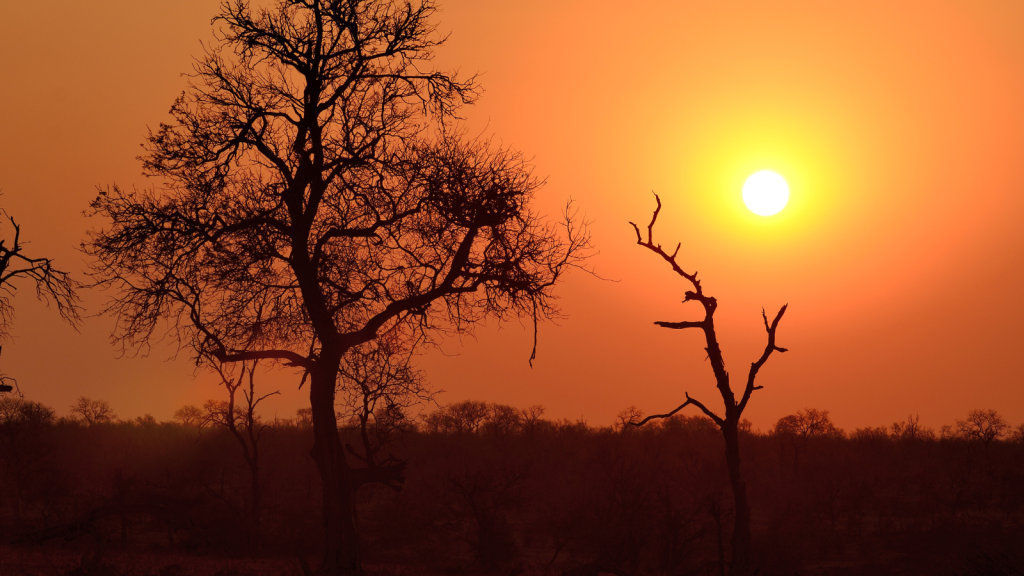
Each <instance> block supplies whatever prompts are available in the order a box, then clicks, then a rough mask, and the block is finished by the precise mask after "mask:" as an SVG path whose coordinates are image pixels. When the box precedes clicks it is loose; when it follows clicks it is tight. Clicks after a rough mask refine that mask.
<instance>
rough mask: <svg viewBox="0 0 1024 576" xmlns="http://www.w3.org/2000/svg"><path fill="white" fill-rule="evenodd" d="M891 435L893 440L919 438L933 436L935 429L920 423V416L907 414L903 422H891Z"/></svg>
mask: <svg viewBox="0 0 1024 576" xmlns="http://www.w3.org/2000/svg"><path fill="white" fill-rule="evenodd" d="M891 429H892V432H891V434H892V437H893V439H894V440H921V439H933V438H935V430H932V429H931V428H928V427H925V426H922V425H921V417H920V415H918V414H911V415H909V416H907V420H906V421H905V422H893V423H892V428H891Z"/></svg>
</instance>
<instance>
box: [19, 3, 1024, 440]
mask: <svg viewBox="0 0 1024 576" xmlns="http://www.w3.org/2000/svg"><path fill="white" fill-rule="evenodd" d="M88 4H97V5H87V3H81V2H70V1H65V0H57V1H53V2H46V3H39V2H3V3H0V78H2V89H0V189H2V192H3V196H2V198H0V206H2V207H3V208H5V209H6V210H7V211H8V212H9V213H10V214H12V215H13V216H15V218H16V219H17V220H18V222H19V224H21V226H22V230H23V235H24V237H25V238H27V239H28V240H29V241H30V242H31V244H30V245H29V250H30V253H35V254H40V255H47V256H52V257H54V258H56V261H57V263H58V265H59V266H61V267H63V268H64V269H67V270H70V271H72V272H73V273H75V274H76V275H77V276H78V277H79V278H81V279H83V280H84V276H83V275H82V271H83V270H84V268H85V262H84V257H83V255H82V254H81V253H80V252H78V251H77V247H78V245H79V243H80V242H81V241H82V239H83V238H84V236H85V231H86V230H88V229H90V228H94V227H99V226H102V225H103V224H104V223H103V222H101V221H95V220H90V219H87V218H85V217H83V215H82V211H83V210H84V209H85V208H86V207H87V205H88V202H89V200H90V199H91V198H92V197H93V196H94V195H95V192H96V186H105V185H108V184H113V183H117V184H119V185H121V186H126V187H127V186H140V187H141V186H146V185H147V182H146V180H145V179H144V178H142V177H141V175H140V165H139V163H138V162H137V161H136V159H135V157H136V156H137V155H138V154H139V153H140V148H139V145H140V143H141V142H142V141H143V139H144V137H145V136H146V130H147V126H156V124H157V123H159V122H161V121H164V120H166V119H167V114H166V111H167V110H168V108H169V106H170V104H171V102H172V101H173V99H174V98H175V96H176V95H177V94H178V93H180V92H181V90H182V89H183V88H184V86H185V79H184V78H182V77H181V75H180V74H181V73H182V72H187V71H189V69H190V65H191V58H192V56H193V55H198V54H199V53H200V52H201V46H200V42H201V41H207V40H209V39H210V38H211V27H210V18H211V17H212V16H213V15H214V14H215V13H216V11H217V3H216V2H213V1H196V0H187V1H186V0H174V1H173V2H171V1H162V0H153V1H147V2H138V1H129V0H107V1H105V2H102V3H88ZM441 6H442V9H443V11H442V13H441V14H440V17H439V28H440V29H441V30H442V31H450V32H451V37H450V40H449V42H448V44H447V45H446V46H445V47H444V48H443V49H442V50H441V51H440V52H439V54H438V57H437V59H436V64H437V65H438V66H439V67H442V68H458V69H459V70H460V71H461V73H463V74H472V73H475V72H479V73H481V74H482V76H481V83H482V84H483V86H484V88H485V91H486V92H485V94H484V96H483V98H481V100H480V101H479V103H478V104H477V105H476V106H474V107H472V108H470V109H466V110H465V111H464V115H465V116H466V119H467V123H468V127H469V130H470V133H472V134H485V135H490V134H493V135H494V136H495V137H496V138H497V139H498V140H500V141H501V142H502V143H504V144H507V145H511V146H514V147H516V148H518V149H520V150H522V151H524V152H525V153H526V154H527V155H528V156H531V157H532V158H533V162H534V164H535V166H536V170H537V174H539V175H542V176H546V177H547V180H548V184H547V186H546V187H545V188H544V189H543V190H542V192H541V193H540V197H541V198H540V199H541V202H542V205H543V208H544V209H545V211H546V212H547V213H549V214H551V215H553V216H554V215H557V213H558V210H559V208H560V206H561V205H562V204H563V203H564V202H565V200H566V199H567V198H569V197H572V198H573V199H574V200H575V201H576V204H577V205H578V206H579V208H580V209H581V211H583V212H585V213H586V215H587V217H588V218H589V219H590V220H592V221H593V225H592V227H591V230H592V232H593V238H594V242H595V244H596V246H597V248H598V249H599V250H600V254H599V255H597V256H595V257H594V258H593V259H592V261H591V264H592V265H593V266H594V268H596V270H597V272H598V273H599V274H600V275H601V276H602V277H604V278H608V279H611V280H609V281H604V280H599V279H597V278H594V277H591V276H587V275H585V274H574V275H572V276H571V277H569V278H567V280H566V282H565V283H564V285H563V286H562V287H561V289H560V291H559V293H560V294H561V304H562V308H563V311H564V312H565V314H566V318H565V319H564V320H562V321H561V322H560V323H559V325H557V326H556V325H550V324H549V325H544V326H542V327H541V332H540V348H539V350H538V358H537V360H536V361H535V362H534V368H533V369H531V368H530V367H529V366H528V364H527V359H528V358H529V355H530V347H531V336H532V329H527V328H525V327H524V326H521V325H519V324H517V323H513V324H508V325H505V326H501V327H498V326H496V325H491V326H487V327H482V328H481V329H479V330H478V331H477V334H476V339H473V338H463V339H462V341H458V340H454V341H448V342H445V343H444V345H443V349H442V350H441V351H433V352H430V353H428V354H427V355H426V356H424V357H423V358H422V360H421V362H420V363H421V366H422V367H423V368H424V369H426V370H427V373H428V376H429V379H430V381H431V382H432V383H433V384H434V386H435V387H437V388H441V389H444V390H446V391H447V392H446V393H445V394H443V395H441V396H440V397H439V399H440V400H441V401H442V402H450V401H456V400H461V399H467V398H473V399H482V400H488V401H495V402H504V403H509V404H515V405H520V406H525V405H530V404H541V405H543V406H545V407H546V408H547V410H548V415H549V416H552V417H557V418H562V417H566V418H572V419H575V418H578V417H583V418H584V419H586V420H587V421H588V422H590V423H592V424H606V423H610V422H611V421H612V419H613V418H614V416H615V415H616V413H618V412H619V411H620V410H622V409H623V408H625V407H626V406H628V405H630V404H633V405H636V406H637V407H639V408H641V409H643V410H645V411H647V412H652V411H663V410H667V409H671V408H674V407H675V406H676V405H678V404H679V403H681V402H682V400H683V399H684V397H683V392H684V391H689V392H690V394H691V395H693V396H695V397H697V398H700V399H702V400H703V401H704V402H705V403H706V404H709V405H712V406H715V407H718V408H719V409H720V400H719V399H718V397H717V392H716V391H715V389H714V379H713V377H712V374H711V370H710V366H709V365H708V364H707V363H706V362H704V356H705V353H704V350H703V342H702V337H701V335H700V334H699V333H697V332H696V331H685V332H680V331H672V330H665V329H659V328H657V327H655V326H654V325H653V322H654V321H655V320H671V321H678V320H684V319H699V318H700V314H701V313H700V310H699V305H697V304H688V305H686V306H683V305H681V304H680V301H681V299H682V294H683V292H684V291H685V289H687V288H688V286H686V285H685V284H684V283H683V282H682V281H681V279H680V278H678V277H676V276H674V275H673V274H672V273H671V271H670V270H669V269H668V266H667V265H665V263H664V262H662V261H660V260H659V259H658V258H657V257H656V256H654V255H653V254H651V253H650V252H647V251H645V250H643V249H641V248H640V247H638V246H636V245H635V236H634V233H633V231H632V228H631V227H630V226H629V224H628V221H629V220H634V221H637V222H640V223H646V222H647V220H648V219H649V217H650V213H651V210H652V209H653V207H654V199H653V196H652V195H651V191H652V190H653V191H655V192H657V193H658V194H659V195H660V196H661V198H662V201H663V203H664V209H663V212H662V218H661V220H660V225H659V228H658V230H657V236H658V238H659V239H660V241H661V242H662V243H664V244H666V245H670V244H674V243H675V242H678V241H681V242H682V243H683V247H682V249H681V250H680V257H679V260H680V262H681V263H682V264H683V265H684V267H685V268H687V269H688V270H690V271H692V270H698V271H699V272H700V277H701V278H702V279H703V285H704V289H705V293H707V294H710V295H713V296H716V297H717V298H718V300H719V309H718V312H717V314H716V319H717V321H718V327H719V336H720V341H721V343H722V346H723V351H724V353H725V356H726V362H727V366H728V367H729V368H730V370H731V373H732V374H733V378H734V380H736V382H735V383H734V387H738V386H739V384H740V381H742V380H743V378H745V374H746V371H747V368H748V367H749V362H751V361H752V360H754V359H755V358H756V356H757V355H758V354H759V353H760V350H761V348H762V347H763V345H764V329H763V326H762V324H761V318H760V310H761V306H765V307H766V308H767V309H768V310H769V312H770V313H771V312H773V311H774V310H777V308H778V307H779V306H780V305H782V304H784V303H787V302H788V303H789V305H790V308H789V311H788V312H787V314H786V317H785V318H784V320H783V322H782V325H781V327H780V328H779V332H778V338H779V344H780V345H781V346H785V347H788V348H789V349H790V352H788V353H787V354H783V355H775V356H773V357H772V358H771V359H770V361H769V363H768V364H767V365H766V367H765V368H764V369H763V370H762V371H761V376H760V383H761V384H763V385H764V386H765V388H764V390H761V391H759V392H757V393H756V394H755V396H754V398H753V400H752V401H751V404H750V406H749V407H748V410H747V415H748V416H749V418H750V419H751V420H753V421H754V424H755V426H758V427H761V428H767V427H768V426H770V425H771V424H772V423H774V422H775V420H776V419H778V418H779V417H780V416H783V415H785V414H790V413H793V412H795V411H796V410H798V409H800V408H803V407H807V406H811V407H817V408H821V409H827V410H829V411H830V412H831V413H832V415H833V418H834V420H835V422H836V423H837V424H838V425H840V426H842V427H846V428H853V427H859V426H866V425H885V424H888V423H891V422H892V421H894V420H897V419H902V418H905V417H906V416H907V414H909V413H919V414H920V415H921V419H922V421H923V422H924V423H926V424H928V425H932V426H938V425H940V424H943V423H950V422H952V420H953V419H954V418H957V417H962V416H963V415H964V414H966V412H967V411H968V410H969V409H972V408H996V409H997V410H999V411H1001V412H1002V413H1003V414H1004V415H1005V416H1007V418H1008V419H1009V420H1010V421H1011V422H1013V423H1019V422H1022V421H1024V378H1022V376H1021V372H1020V370H1019V361H1020V358H1021V352H1020V351H1021V348H1022V345H1024V327H1022V326H1024V301H1022V298H1021V296H1022V294H1021V292H1022V290H1021V284H1022V281H1024V226H1021V225H1020V219H1021V213H1022V209H1024V104H1022V103H1024V36H1022V35H1021V34H1020V30H1024V4H1022V3H1020V2H1018V1H1016V0H1013V1H1009V0H1006V1H988V2H984V3H981V2H968V1H963V2H946V1H941V0H929V1H921V2H914V1H901V2H891V1H878V2H874V1H857V2H815V1H801V2H795V1H793V2H786V1H776V2H771V3H767V2H759V1H734V2H716V3H709V2H695V1H687V2H678V1H673V2H668V1H664V2H643V1H637V2H633V3H631V4H630V5H629V7H628V9H627V8H626V7H625V6H624V4H623V3H621V2H603V1H594V0H588V1H585V2H584V1H578V2H577V1H559V2H553V1H551V0H543V1H542V0H536V1H519V2H483V1H480V0H459V1H447V2H442V3H441ZM762 169H770V170H775V171H776V172H779V173H780V174H782V175H783V176H784V177H785V178H786V179H787V180H788V181H789V184H790V187H791V191H792V196H791V199H790V203H789V206H788V207H787V208H786V209H785V210H784V211H783V212H782V213H780V214H779V215H777V216H773V217H770V218H763V217H759V216H755V215H753V214H751V213H750V212H749V211H747V210H746V209H745V208H744V207H743V204H742V200H741V198H740V190H741V187H742V184H743V181H744V180H745V179H746V177H747V176H749V175H750V174H751V173H753V172H756V171H758V170H762ZM104 298H105V295H104V294H102V293H95V292H87V293H85V294H84V299H85V304H86V307H87V309H88V311H90V312H95V311H96V310H98V308H99V307H100V305H101V303H102V302H103V299H104ZM14 303H15V307H16V310H17V318H16V320H15V324H14V328H13V339H12V340H11V341H9V342H7V343H5V344H4V350H3V357H2V358H0V370H2V371H3V372H5V373H7V374H9V375H12V376H14V377H16V378H17V379H18V382H19V384H20V387H21V389H22V391H23V392H24V393H25V394H26V396H27V397H29V398H31V399H34V400H39V401H42V402H44V403H46V404H49V405H52V406H55V407H57V408H58V411H60V412H66V408H67V406H68V405H70V404H71V402H72V401H73V400H74V399H75V398H76V397H78V396H81V395H85V396H90V397H93V398H102V399H106V400H108V401H109V402H110V403H111V404H112V405H113V406H114V408H115V409H116V411H117V412H118V413H119V414H120V415H121V416H122V417H134V416H137V415H140V414H142V413H146V412H148V413H152V414H153V415H155V416H156V417H157V418H159V419H167V418H169V417H170V415H171V413H172V412H173V410H174V409H175V408H177V407H179V406H180V405H182V404H185V403H201V402H202V401H203V400H205V399H206V398H211V397H217V396H218V394H219V390H218V389H217V387H216V386H215V384H214V383H213V380H212V378H210V377H209V376H208V375H204V374H199V375H196V374H194V368H193V366H192V364H191V362H190V361H189V359H188V354H187V353H182V354H181V355H180V357H179V358H178V359H177V360H169V358H170V357H171V356H172V355H173V354H174V349H173V347H167V346H155V347H154V349H153V350H152V351H151V353H150V354H149V356H148V357H147V358H119V357H118V356H119V351H118V350H117V349H116V348H114V347H112V346H111V345H110V343H109V340H108V336H109V331H110V328H111V325H112V322H111V321H110V319H108V318H103V317H90V318H87V319H86V321H85V322H84V324H83V325H82V327H81V331H80V332H78V333H76V332H75V331H74V330H72V329H70V328H69V327H67V326H66V325H64V324H62V323H61V322H60V320H59V318H58V316H57V314H56V313H55V312H54V311H52V310H47V309H46V308H45V306H44V305H42V304H40V303H38V302H37V301H36V300H35V299H34V298H33V294H32V291H31V289H30V287H29V286H27V285H22V287H21V290H20V291H19V293H18V295H17V297H16V298H15V300H14ZM484 373H487V374H489V375H488V376H486V377H484V376H482V374H484ZM297 383H298V378H297V376H296V375H295V374H294V373H292V372H290V371H288V370H283V371H279V372H278V373H277V374H274V375H271V376H267V377H266V378H265V379H264V385H265V386H267V387H268V388H280V389H281V390H282V395H281V396H280V397H275V398H273V399H272V400H271V401H268V402H271V403H270V404H268V409H269V410H270V411H276V412H277V413H278V414H279V415H281V416H290V415H291V414H293V413H294V411H295V409H296V408H298V407H301V406H303V405H307V404H308V400H307V399H306V397H305V392H304V391H301V392H300V391H297V390H295V387H296V385H297Z"/></svg>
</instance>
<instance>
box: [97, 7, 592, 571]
mask: <svg viewBox="0 0 1024 576" xmlns="http://www.w3.org/2000/svg"><path fill="white" fill-rule="evenodd" d="M434 12H435V5H434V2H433V1H432V0H422V1H419V2H411V3H403V2H397V1H392V0H310V1H300V0H277V1H275V2H273V3H271V4H270V5H268V6H266V7H260V8H250V7H249V5H248V3H247V2H246V1H245V0H229V1H226V2H224V3H223V4H222V11H221V14H220V15H219V16H218V17H217V18H216V22H218V23H219V24H221V25H222V26H223V27H222V29H221V30H220V31H219V33H218V37H217V42H216V43H215V44H214V45H213V46H212V47H211V48H209V49H208V50H207V52H206V54H205V55H203V56H202V57H201V58H200V59H199V60H198V61H197V63H196V65H195V74H194V75H193V76H192V80H191V84H190V86H189V88H188V90H187V91H186V93H185V94H183V95H182V96H181V97H180V98H178V99H177V100H176V101H175V103H174V105H173V106H172V108H171V111H170V113H171V117H172V122H171V123H170V124H165V125H161V126H160V128H159V130H157V131H156V132H155V133H153V134H151V135H150V137H149V140H148V144H147V146H146V152H145V154H144V156H143V157H142V161H143V164H144V167H145V171H146V173H147V174H149V175H151V176H155V177H157V178H159V179H161V181H162V186H161V187H160V188H158V189H150V190H130V191H129V190H122V189H120V188H118V187H116V186H114V187H111V188H110V189H108V190H105V191H101V192H100V194H99V196H98V197H97V198H96V200H94V201H93V203H92V212H93V214H95V215H100V216H103V217H106V218H109V219H110V221H111V225H110V227H109V228H107V229H105V230H102V231H99V232H96V233H94V234H92V235H91V238H90V240H89V241H88V243H87V244H86V246H85V250H86V251H87V252H88V253H89V254H90V255H92V256H93V257H94V258H95V264H94V268H93V274H94V278H95V279H96V280H97V281H98V282H100V283H101V284H104V285H106V286H108V287H111V288H113V289H115V291H116V295H115V297H114V298H113V299H112V301H111V303H110V304H109V305H108V306H107V307H106V312H108V313H110V314H113V315H114V316H116V317H117V318H118V319H119V321H120V322H119V325H118V328H117V331H116V333H115V338H116V339H117V340H118V341H120V342H121V343H122V345H123V346H125V347H128V348H135V347H143V346H145V345H146V344H147V343H148V342H149V341H150V339H151V338H153V337H154V336H155V332H156V330H157V326H158V325H161V322H162V321H161V319H163V318H171V319H173V320H174V322H173V328H172V329H171V331H172V334H171V335H172V336H173V337H174V338H176V339H177V340H178V342H180V343H181V344H182V345H184V346H186V347H189V348H192V349H194V350H196V351H197V352H198V357H205V356H213V357H215V358H216V359H217V360H218V361H220V362H225V363H228V362H241V361H253V360H264V361H272V362H278V363H281V364H284V365H286V366H292V367H296V368H299V369H300V370H302V371H303V372H304V377H305V376H308V378H309V382H310V384H309V394H310V403H311V409H312V420H313V430H314V438H315V440H314V446H313V452H312V454H313V456H314V459H315V460H316V462H317V465H318V469H319V472H320V476H321V480H322V486H323V489H324V498H323V513H324V520H325V532H326V538H325V543H326V546H327V552H326V555H325V559H324V562H323V564H322V566H321V567H320V572H322V573H330V574H335V573H341V572H353V571H357V570H359V566H360V561H359V545H358V536H357V533H356V528H355V524H354V521H353V518H354V515H353V513H352V502H353V493H354V491H355V490H356V489H358V487H359V486H360V484H361V483H362V481H363V476H361V474H362V473H361V472H360V471H359V470H358V469H357V468H354V467H353V466H352V465H351V464H350V462H349V461H348V460H347V459H346V456H345V450H344V448H343V446H342V445H341V443H340V439H339V436H338V429H337V421H336V418H335V393H336V384H337V381H338V370H339V366H340V364H341V362H342V358H343V357H344V356H345V354H346V353H347V352H348V351H349V350H351V349H352V348H353V347H355V346H358V345H360V344H363V343H366V342H370V341H372V340H374V339H375V338H377V337H378V335H380V334H383V333H386V332H388V331H391V330H396V329H399V330H404V329H406V328H404V327H409V326H411V327H412V328H413V329H417V330H423V331H426V330H432V329H442V328H443V329H450V330H456V331H459V330H469V329H471V328H472V326H473V325H474V324H475V323H476V322H477V321H479V320H482V319H483V318H485V317H497V318H499V319H502V318H511V317H519V316H521V315H532V316H533V317H534V319H535V320H538V319H544V318H546V317H549V316H550V315H552V314H555V313H556V312H557V310H556V308H555V306H554V301H553V295H552V289H553V286H554V284H555V283H556V281H557V280H558V279H559V278H560V277H561V275H562V274H563V272H565V271H566V270H567V269H568V268H569V267H571V266H573V265H577V264H578V263H579V262H580V258H581V257H583V256H584V255H585V254H584V252H585V250H586V247H587V245H588V238H587V235H586V234H585V231H584V230H583V229H582V228H581V226H580V224H579V223H578V222H575V221H574V217H573V212H572V211H571V209H569V208H567V210H566V214H565V222H564V223H563V224H562V226H563V228H564V229H560V228H559V226H557V225H554V224H546V223H544V222H543V221H542V219H541V218H540V216H539V215H538V214H537V213H536V212H534V210H533V209H532V208H531V201H532V197H533V194H534V192H535V190H536V189H537V188H538V187H539V186H540V185H541V184H542V182H541V181H540V180H538V179H537V178H535V177H534V176H533V175H532V172H531V167H530V166H529V165H528V164H527V163H526V162H525V160H524V159H523V156H522V155H521V154H519V153H517V152H514V151H511V150H508V149H496V148H494V147H493V146H491V145H490V144H489V142H481V141H466V140H465V139H463V138H462V135H461V133H460V132H459V130H457V129H455V128H454V127H452V126H451V121H452V119H453V118H454V117H455V116H454V114H455V112H456V111H457V109H458V107H459V106H461V105H463V104H466V103H469V102H471V101H472V100H473V99H474V98H475V97H476V94H477V87H476V84H475V82H474V80H473V79H469V80H460V79H458V78H456V76H455V75H454V74H449V73H444V72H436V71H430V70H429V66H428V61H429V59H430V58H431V54H432V51H433V49H434V48H435V47H437V46H438V45H440V44H441V43H442V42H443V41H444V37H442V36H439V35H437V34H436V33H435V30H434V26H433V24H432V23H431V18H432V16H433V14H434Z"/></svg>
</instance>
